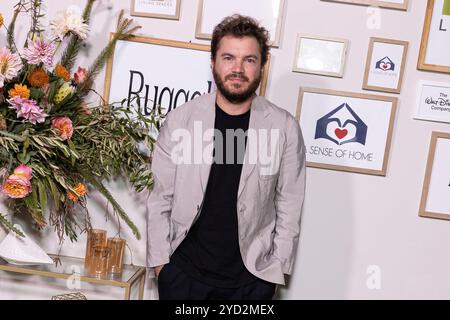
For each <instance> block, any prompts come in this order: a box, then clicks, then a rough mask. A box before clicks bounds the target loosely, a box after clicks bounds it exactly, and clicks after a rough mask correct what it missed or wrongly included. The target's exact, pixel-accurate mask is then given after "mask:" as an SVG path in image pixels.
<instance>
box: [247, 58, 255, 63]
mask: <svg viewBox="0 0 450 320" xmlns="http://www.w3.org/2000/svg"><path fill="white" fill-rule="evenodd" d="M247 62H250V63H255V62H256V59H254V58H248V59H247Z"/></svg>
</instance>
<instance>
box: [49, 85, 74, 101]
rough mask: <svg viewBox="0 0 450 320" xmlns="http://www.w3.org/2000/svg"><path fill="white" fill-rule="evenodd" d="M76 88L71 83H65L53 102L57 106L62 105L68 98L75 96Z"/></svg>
mask: <svg viewBox="0 0 450 320" xmlns="http://www.w3.org/2000/svg"><path fill="white" fill-rule="evenodd" d="M74 92H75V86H73V85H72V81H71V82H64V83H63V85H62V86H61V87H59V89H58V91H56V94H55V96H54V97H53V102H54V103H56V104H60V103H61V102H62V101H63V100H64V99H65V98H66V97H68V96H69V95H72V94H74Z"/></svg>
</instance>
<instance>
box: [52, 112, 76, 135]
mask: <svg viewBox="0 0 450 320" xmlns="http://www.w3.org/2000/svg"><path fill="white" fill-rule="evenodd" d="M52 128H53V129H57V130H58V131H59V136H60V137H61V139H63V140H67V139H70V138H72V134H73V127H72V120H70V119H69V118H68V117H57V118H53V119H52Z"/></svg>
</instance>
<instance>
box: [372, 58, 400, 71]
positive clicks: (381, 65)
mask: <svg viewBox="0 0 450 320" xmlns="http://www.w3.org/2000/svg"><path fill="white" fill-rule="evenodd" d="M375 69H379V70H383V71H395V63H394V62H393V61H392V60H391V59H390V58H389V57H384V58H383V59H381V60H379V61H377V62H376V64H375Z"/></svg>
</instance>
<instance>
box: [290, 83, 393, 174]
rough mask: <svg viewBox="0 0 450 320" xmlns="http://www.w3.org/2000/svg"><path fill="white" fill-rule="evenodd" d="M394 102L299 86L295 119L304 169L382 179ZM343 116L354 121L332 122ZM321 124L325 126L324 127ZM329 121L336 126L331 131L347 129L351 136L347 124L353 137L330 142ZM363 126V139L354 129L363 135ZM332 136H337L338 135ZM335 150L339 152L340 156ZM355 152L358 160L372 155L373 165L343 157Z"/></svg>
mask: <svg viewBox="0 0 450 320" xmlns="http://www.w3.org/2000/svg"><path fill="white" fill-rule="evenodd" d="M397 102H398V99H397V98H396V97H387V96H379V95H369V94H361V93H354V92H345V91H335V90H329V89H320V88H302V87H301V88H300V89H299V95H298V104H297V110H296V116H295V117H296V119H297V121H299V122H300V126H301V127H302V132H303V137H304V140H305V146H306V149H307V152H306V166H307V167H312V168H322V169H329V170H337V171H345V172H354V173H362V174H369V175H378V176H386V172H387V164H388V158H389V152H390V148H391V141H392V132H393V128H394V121H395V115H396V110H397ZM341 110H343V111H344V113H342V111H341ZM338 112H339V113H340V115H339V116H338ZM345 113H347V115H350V114H351V115H352V117H353V120H355V121H353V122H352V121H348V119H339V120H338V121H336V120H337V119H338V118H340V117H341V115H342V114H345ZM358 114H359V116H360V117H359V116H358ZM361 120H362V121H361ZM381 120H384V121H383V122H381ZM324 122H325V123H327V124H326V127H325V126H324V125H323V123H324ZM333 122H338V123H339V124H340V125H338V127H337V128H336V129H335V131H334V132H336V131H338V130H339V131H340V132H343V131H347V130H348V131H347V132H349V133H351V132H352V130H351V125H354V127H355V128H356V129H355V130H353V134H354V136H353V138H352V135H351V134H350V135H349V138H348V140H347V141H345V140H340V141H337V140H339V139H342V138H343V137H342V138H339V137H338V138H336V139H333V137H331V136H330V133H331V132H333V128H331V126H330V124H332V123H333ZM357 122H360V123H359V124H358V123H357ZM364 122H365V123H364ZM363 125H364V126H366V128H365V136H364V137H363V138H361V136H362V135H360V134H358V130H359V129H358V127H360V128H362V129H361V130H360V132H362V133H363V135H364V127H363ZM330 128H331V130H330ZM336 135H337V136H338V132H336ZM357 137H358V139H356V138H357ZM380 137H381V138H380ZM383 137H384V138H383ZM377 139H382V140H379V141H378V140H377ZM363 140H364V141H363ZM350 143H351V144H350ZM361 144H362V145H363V147H361ZM366 144H367V146H366ZM369 144H370V145H369ZM339 150H341V151H342V152H341V153H340V154H338V152H339ZM357 152H358V153H359V154H358V157H361V158H362V157H363V156H364V158H367V157H368V155H369V154H372V155H374V156H373V161H374V162H373V164H369V163H368V162H367V161H366V162H364V163H363V162H360V160H361V158H359V159H358V160H356V161H353V160H349V161H347V156H349V157H350V155H351V154H353V157H354V156H355V155H356V153H357ZM325 153H328V154H325ZM341 155H342V157H341ZM344 155H345V156H344ZM355 159H356V158H355ZM366 160H367V159H366ZM371 161H372V160H371Z"/></svg>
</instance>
